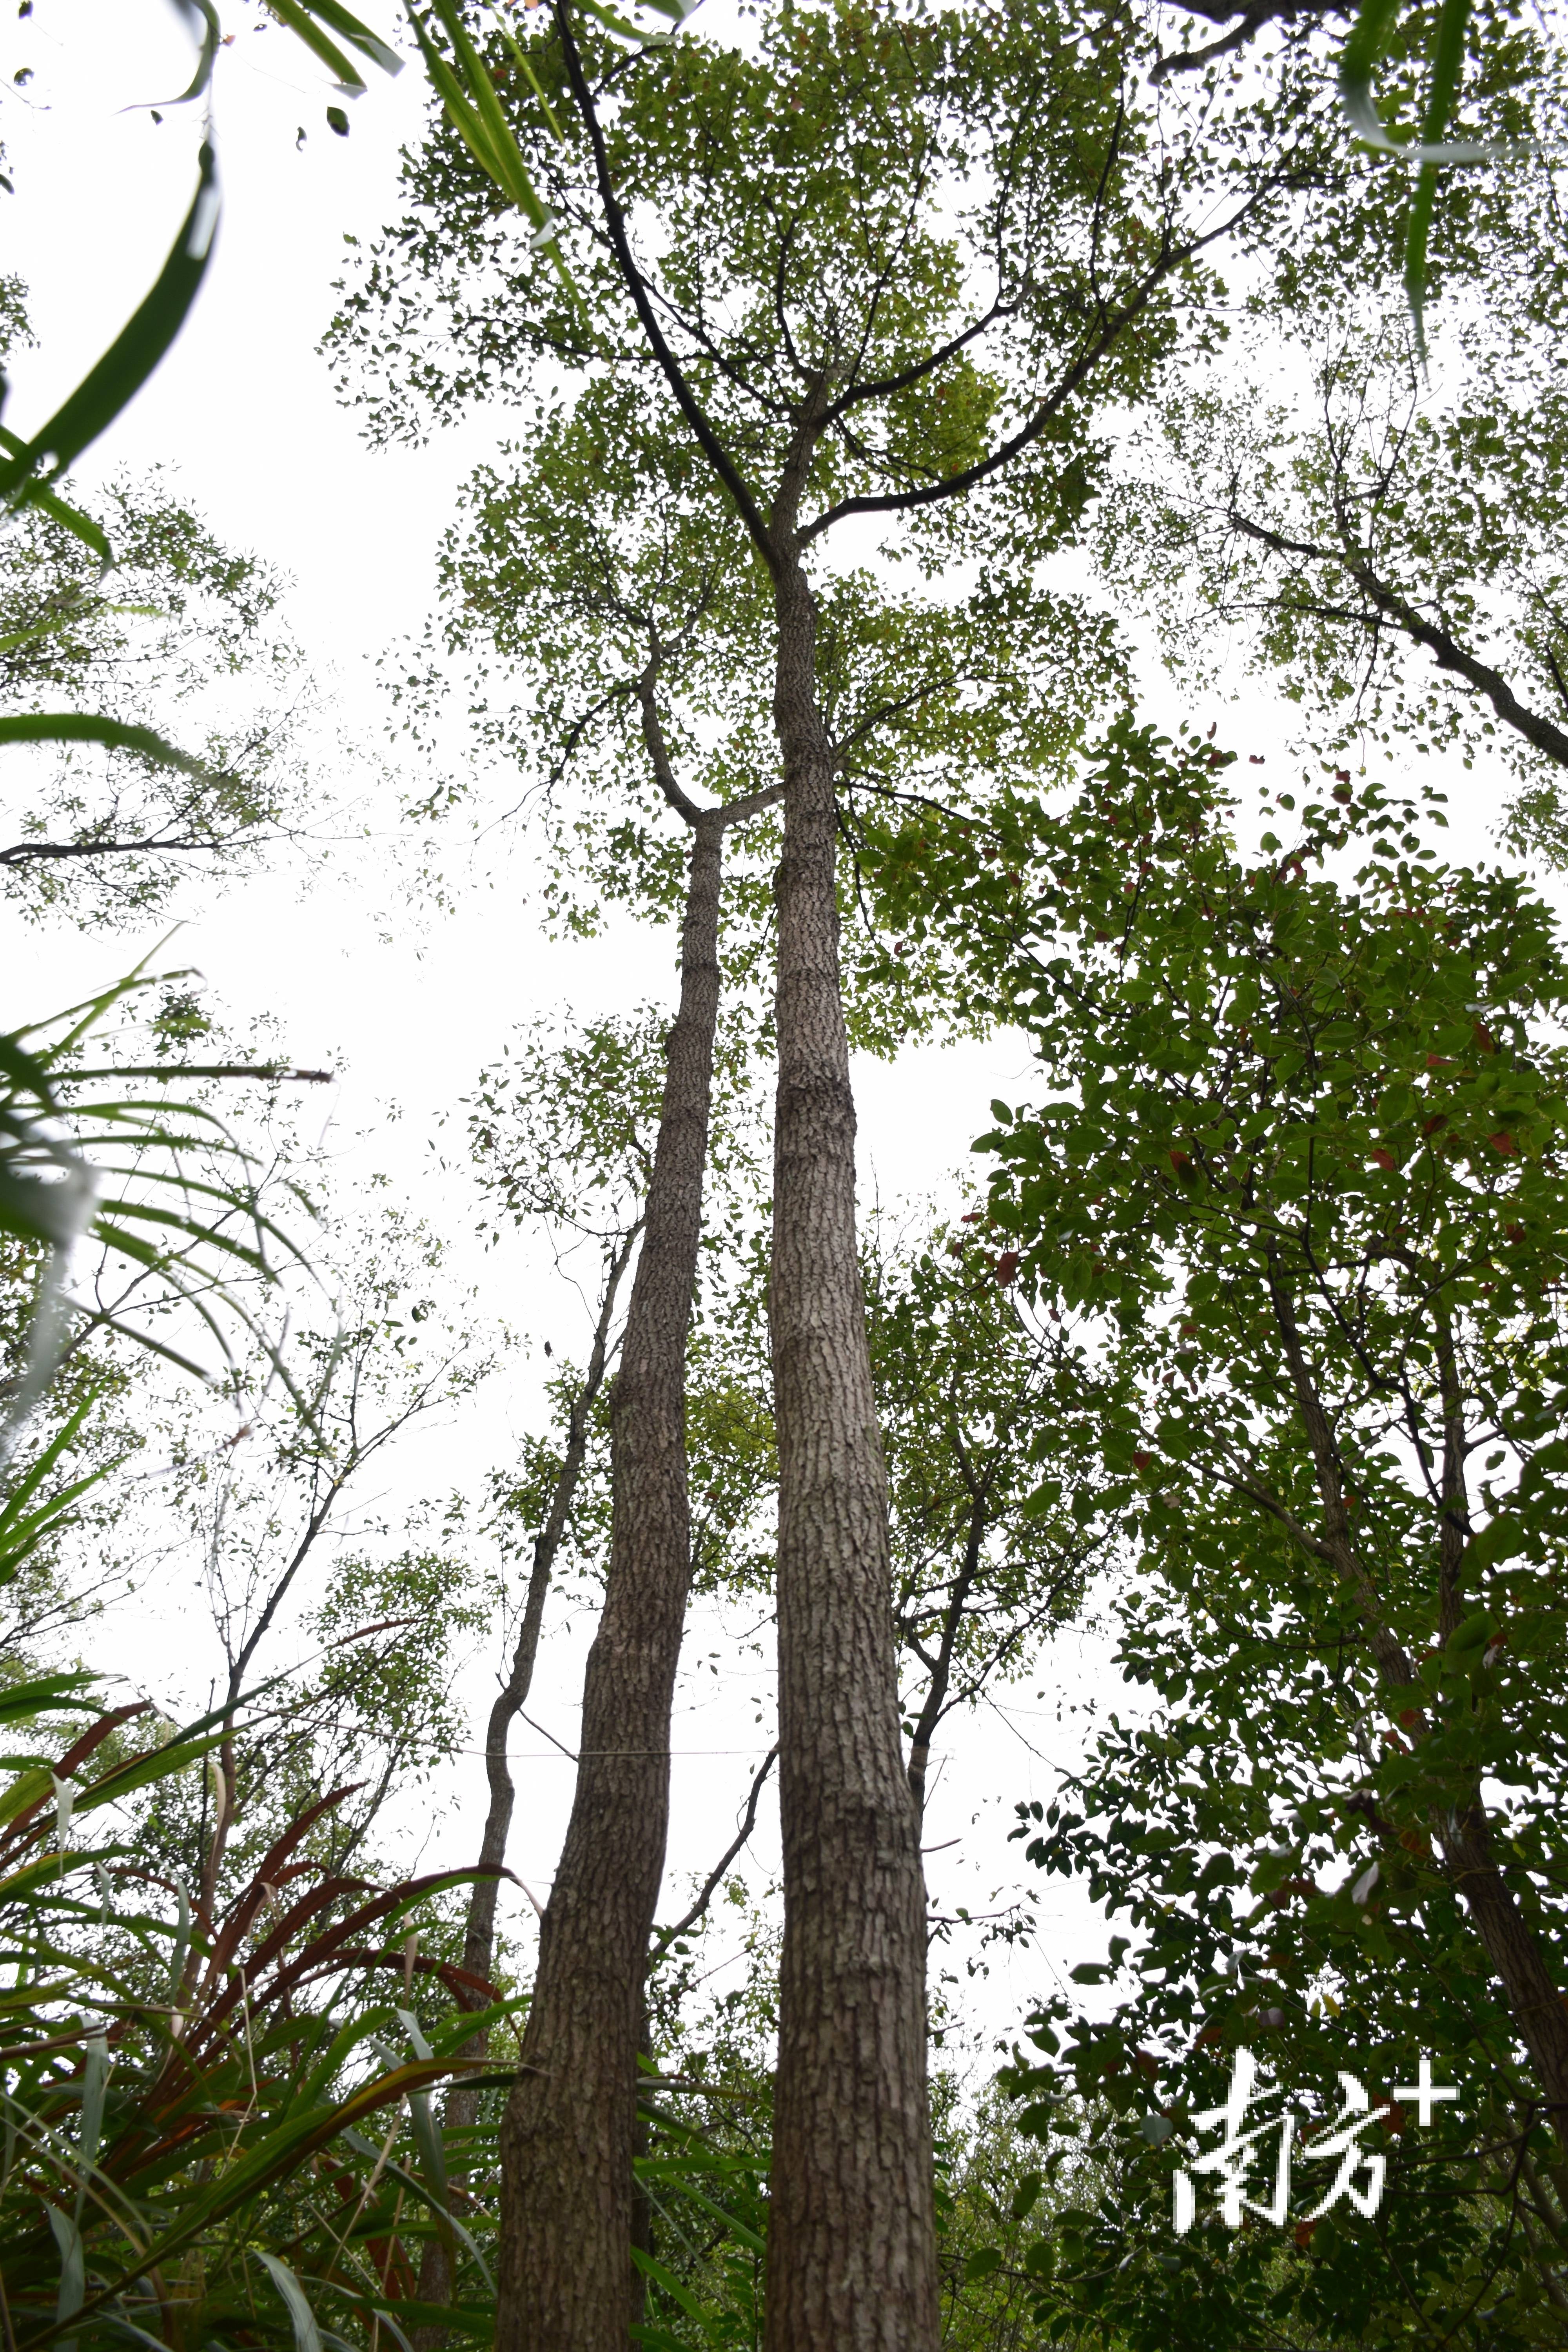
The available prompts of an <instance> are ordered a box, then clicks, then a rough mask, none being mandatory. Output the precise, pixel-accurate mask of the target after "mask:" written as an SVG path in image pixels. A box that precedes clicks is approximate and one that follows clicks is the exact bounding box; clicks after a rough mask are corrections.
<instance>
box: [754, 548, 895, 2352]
mask: <svg viewBox="0 0 1568 2352" xmlns="http://www.w3.org/2000/svg"><path fill="white" fill-rule="evenodd" d="M776 579H777V614H778V632H779V636H778V678H777V689H776V697H775V703H774V712H775V718H776V721H777V726H778V732H779V739H780V742H781V745H782V748H783V752H784V858H783V862H782V864H781V866H780V868H779V875H778V985H777V998H776V1004H777V1023H778V1053H779V1076H778V1103H777V1114H776V1125H775V1129H774V1151H773V1277H772V1286H771V1291H770V1298H769V1311H770V1318H771V1326H772V1339H773V1389H774V1408H775V1412H776V1416H777V1424H778V1447H779V1547H778V1621H779V1740H780V1784H779V1793H780V1808H781V1815H782V1822H783V1831H784V1954H783V1960H782V1964H781V1970H780V1988H779V2064H778V2085H777V2093H776V2099H775V2108H774V2129H773V2179H772V2189H771V2196H770V2204H769V2224H768V2232H769V2234H768V2308H767V2332H766V2338H765V2341H766V2344H767V2347H768V2352H861V2348H862V2347H864V2352H871V2347H877V2352H931V2347H934V2346H935V2345H936V2342H937V2337H938V2309H937V2289H936V2251H935V2250H936V2238H935V2221H934V2212H933V2205H932V2194H931V2126H930V2115H929V2108H928V2101H927V2090H926V2016H925V1898H924V1889H923V1885H922V1883H921V1864H920V1853H919V1830H918V1826H917V1814H916V1809H915V1805H914V1801H913V1799H912V1797H911V1794H910V1785H909V1781H908V1780H907V1778H906V1776H905V1772H904V1767H903V1759H902V1755H901V1752H900V1727H899V1710H898V1670H897V1659H896V1652H895V1642H894V1632H893V1620H892V1600H891V1570H890V1563H889V1548H888V1501H887V1483H886V1474H885V1471H884V1467H883V1462H882V1448H881V1440H880V1436H879V1431H878V1427H877V1415H876V1407H875V1403H874V1402H873V1397H872V1390H871V1366H870V1358H869V1354H868V1349H867V1344H866V1323H865V1311H864V1305H863V1301H862V1297H861V1287H860V1270H859V1263H858V1255H857V1251H856V1237H855V1107H854V1101H853V1097H852V1095H851V1092H850V1086H849V1057H848V1046H847V1038H846V1034H845V1027H844V1014H843V1006H842V1002H841V997H840V992H839V976H838V914H837V856H836V841H835V824H836V815H835V795H834V784H833V766H832V759H831V754H830V750H829V746H828V743H827V740H826V733H825V730H824V728H823V724H822V719H821V717H820V714H819V712H818V710H817V707H816V693H815V677H814V671H815V643H814V639H815V625H816V614H815V610H814V607H813V603H812V598H811V593H810V590H809V588H808V586H807V583H806V581H805V576H804V573H803V572H802V571H801V569H800V566H799V564H798V562H795V560H794V559H793V557H792V558H791V560H790V561H789V562H786V563H784V564H781V567H780V569H779V572H778V573H777V575H776Z"/></svg>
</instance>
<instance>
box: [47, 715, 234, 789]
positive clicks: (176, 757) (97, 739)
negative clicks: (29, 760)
mask: <svg viewBox="0 0 1568 2352" xmlns="http://www.w3.org/2000/svg"><path fill="white" fill-rule="evenodd" d="M0 743H101V744H103V746H104V747H105V749H106V750H108V751H139V752H140V753H141V755H142V758H143V759H144V760H154V761H156V762H157V763H158V765H159V766H160V767H161V768H177V769H178V770H179V771H180V772H181V774H182V775H186V776H205V775H207V774H209V773H210V771H209V770H208V768H207V767H206V765H205V762H204V761H201V760H194V759H193V758H192V757H191V755H190V753H189V752H188V751H181V750H180V749H179V748H178V746H177V745H176V744H174V743H171V742H169V741H168V740H167V739H166V738H165V737H164V736H162V735H160V734H158V733H157V732H156V731H155V730H153V728H151V727H136V726H132V725H131V724H129V723H128V722H127V721H126V720H125V719H106V718H104V717H103V716H101V714H100V713H99V712H96V711H90V710H22V711H9V712H7V713H6V714H5V717H4V718H0Z"/></svg>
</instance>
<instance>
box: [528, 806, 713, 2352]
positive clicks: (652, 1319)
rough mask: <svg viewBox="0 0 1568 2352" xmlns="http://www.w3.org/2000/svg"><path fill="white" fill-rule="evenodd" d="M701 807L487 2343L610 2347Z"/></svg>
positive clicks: (674, 1576) (626, 2314) (673, 1386)
mask: <svg viewBox="0 0 1568 2352" xmlns="http://www.w3.org/2000/svg"><path fill="white" fill-rule="evenodd" d="M721 837H722V826H721V821H720V820H719V819H717V818H716V817H715V818H714V819H712V820H709V819H707V818H702V819H700V820H699V822H698V824H697V825H696V826H695V828H694V830H693V835H692V842H691V862H690V877H689V888H688V894H687V905H686V923H685V931H684V936H683V940H682V953H681V984H680V1006H679V1013H678V1015H677V1018H676V1021H675V1024H674V1027H673V1028H672V1029H671V1031H670V1035H669V1042H668V1070H667V1074H666V1078H665V1091H664V1105H663V1112H662V1116H661V1118H660V1123H659V1132H658V1145H657V1148H656V1151H655V1155H654V1168H653V1177H652V1181H651V1183H650V1185H649V1189H648V1198H647V1214H646V1217H645V1220H644V1231H643V1245H642V1255H641V1257H640V1259H639V1261H638V1265H637V1276H636V1279H635V1281H634V1283H633V1286H632V1297H631V1305H630V1307H629V1309H628V1312H627V1317H626V1332H625V1336H624V1338H623V1339H622V1342H621V1364H620V1370H619V1372H618V1374H617V1376H616V1382H615V1386H614V1389H613V1391H612V1392H611V1393H612V1406H611V1445H612V1482H613V1502H612V1518H611V1538H610V1565H609V1574H608V1577H607V1579H606V1583H605V1607H604V1613H603V1616H602V1618H601V1620H600V1624H599V1632H598V1635H597V1638H596V1639H595V1643H594V1647H593V1650H592V1652H591V1654H590V1655H589V1659H588V1668H587V1675H586V1679H585V1683H584V1699H583V1734H582V1750H581V1755H580V1757H579V1760H578V1767H577V1786H576V1792H575V1797H574V1803H573V1809H572V1819H571V1823H570V1826H569V1827H568V1829H567V1832H566V1842H565V1845H564V1847H563V1851H562V1855H561V1864H560V1868H559V1870H558V1872H557V1874H556V1878H555V1884H554V1887H553V1890H552V1894H551V1897H550V1904H549V1908H548V1910H547V1911H546V1913H545V1917H544V1924H543V1928H542V1933H541V1938H540V1953H539V1971H538V1975H537V1977H536V1978H535V1980H534V1989H533V1999H532V2001H531V2006H530V2010H529V2017H528V2026H527V2031H526V2033H525V2036H524V2044H523V2062H524V2064H525V2066H526V2067H527V2068H528V2069H530V2070H531V2071H529V2072H526V2073H524V2074H520V2075H519V2077H518V2081H517V2084H516V2087H515V2088H514V2090H513V2091H512V2093H511V2095H510V2100H509V2102H508V2105H507V2111H506V2118H505V2122H504V2124H503V2126H502V2134H501V2162H502V2190H501V2247H500V2282H499V2284H500V2316H499V2322H498V2326H497V2333H496V2344H497V2352H625V2347H626V2335H627V2329H628V2326H629V2325H630V2324H631V2318H632V2315H633V2312H634V2309H635V2307H636V2306H635V2297H634V2289H633V2264H632V2261H631V2231H632V2150H633V2129H634V2122H635V2116H636V2104H637V2041H638V2033H639V2029H640V2026H641V2022H642V2003H643V1976H644V1969H645V1967H646V1964H647V1941H648V1935H649V1931H650V1929H651V1927H652V1925H653V1914H654V1905H655V1903H656V1901H657V1899H658V1887H659V1881H660V1878H661V1877H662V1874H663V1870H664V1851H665V1832H666V1825H667V1820H668V1802H669V1713H670V1704H671V1699H672V1696H673V1691H674V1685H675V1673H676V1665H677V1663H678V1660H679V1652H680V1637H681V1633H682V1629H683V1624H684V1620H685V1612H686V1596H687V1588H688V1584H689V1577H690V1528H689V1509H688V1498H687V1487H686V1419H685V1402H686V1400H685V1386H686V1343H687V1335H688V1332H689V1326H690V1318H691V1299H692V1293H693V1289H694V1287H695V1284H696V1278H697V1263H698V1247H699V1242H700V1227H701V1210H702V1181H703V1172H704V1166H705V1162H706V1158H707V1149H708V1124H709V1110H710V1097H711V1092H712V1069H713V1040H714V1030H715V1024H716V1022H717V1017H718V1005H719V956H718V923H719V883H720V867H721Z"/></svg>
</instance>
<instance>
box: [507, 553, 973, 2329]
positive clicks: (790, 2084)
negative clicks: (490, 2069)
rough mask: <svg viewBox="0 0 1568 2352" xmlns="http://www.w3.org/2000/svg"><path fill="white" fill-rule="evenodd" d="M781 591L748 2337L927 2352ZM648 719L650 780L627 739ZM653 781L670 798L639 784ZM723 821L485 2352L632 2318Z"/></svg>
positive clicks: (647, 1241)
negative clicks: (759, 2224) (765, 2029)
mask: <svg viewBox="0 0 1568 2352" xmlns="http://www.w3.org/2000/svg"><path fill="white" fill-rule="evenodd" d="M775 576H776V583H777V627H778V664H777V686H776V695H775V719H776V723H777V729H778V735H779V741H780V747H781V751H782V754H783V764H784V856H783V859H782V862H781V865H780V867H779V874H778V886H777V896H778V968H777V992H776V1019H777V1034H778V1055H779V1071H778V1094H777V1105H776V1116H775V1131H774V1192H773V1271H772V1282H771V1286H770V1296H769V1308H770V1319H771V1326H772V1336H773V1381H774V1401H775V1412H776V1417H777V1428H778V1444H779V1548H778V1613H779V1685H780V1687H779V1733H780V1754H781V1774H780V1803H781V1812H782V1819H783V1829H784V1909H785V1927H784V1955H783V1961H782V1974H781V1988H780V2032H779V2071H778V2086H777V2097H776V2105H775V2125H774V2147H773V2173H772V2182H771V2197H770V2220H769V2250H768V2303H767V2337H766V2341H767V2345H768V2347H769V2352H894V2347H897V2352H933V2347H935V2345H936V2342H937V2337H938V2333H939V2321H938V2305H937V2289H936V2271H935V2231H934V2220H933V2212H932V2192H931V2145H930V2118H929V2111H928V2105H927V2088H926V2018H925V1905H924V1889H923V1883H922V1878H921V1863H920V1852H919V1826H918V1810H917V1807H916V1805H915V1802H914V1800H913V1797H912V1795H911V1791H910V1784H909V1780H908V1778H907V1776H906V1773H905V1770H904V1765H903V1759H902V1754H901V1749H900V1724H899V1713H898V1683H897V1663H896V1649H895V1641H894V1632H893V1624H892V1609H891V1591H890V1568H889V1549H888V1515H887V1492H886V1477H885V1472H884V1468H883V1463H882V1451H881V1441H880V1437H879V1431H878V1426H877V1415H876V1406H875V1401H874V1397H873V1393H872V1386H871V1370H870V1358H869V1353H868V1348H867V1341H866V1329H865V1317H864V1308H863V1303H862V1297H861V1286H860V1274H859V1263H858V1251H857V1244H856V1225H855V1109H854V1100H853V1096H852V1093H851V1088H850V1080H849V1059H848V1043H847V1034H846V1029H845V1023H844V1013H843V1005H842V999H841V991H840V980H839V965H838V909H837V854H836V835H837V813H836V798H835V791H834V770H833V759H832V752H831V747H830V745H829V743H828V740H827V737H826V730H825V729H824V726H823V723H822V719H821V714H820V712H819V710H818V708H817V702H816V646H815V633H816V610H815V605H814V602H813V599H812V595H811V592H810V588H809V584H808V583H807V582H806V579H805V574H804V572H803V571H802V569H801V566H800V564H799V562H798V559H797V557H796V556H795V551H794V549H793V545H792V546H790V547H789V549H788V550H787V552H786V555H785V558H784V561H783V562H780V564H779V566H778V570H777V572H776V575H775ZM648 724H649V728H650V730H651V731H650V736H649V743H650V750H651V751H653V752H654V756H655V761H656V766H659V765H660V764H661V753H662V746H661V745H659V744H658V741H657V740H656V737H657V722H656V721H654V720H653V719H652V718H651V715H649V717H648ZM661 781H664V782H665V784H666V790H667V792H668V793H669V796H670V797H671V798H672V800H673V799H676V794H675V793H674V790H673V788H672V786H671V784H670V782H668V779H667V778H665V777H664V776H663V774H662V771H661ZM679 804H680V803H679V801H677V805H679ZM735 814H739V812H738V811H727V812H724V813H722V815H723V816H728V817H731V818H732V817H733V816H734V815H735ZM688 821H689V822H690V821H691V818H690V815H689V816H688ZM721 822H722V819H721V814H720V813H717V812H715V813H712V814H710V815H708V816H705V817H703V818H702V819H700V820H699V822H698V824H697V825H696V827H695V829H694V833H693V842H692V866H691V880H690V887H689V897H688V903H687V917H686V929H685V936H684V940H683V951H682V965H681V994H680V1011H679V1016H678V1019H677V1021H676V1024H675V1027H674V1029H673V1030H672V1032H671V1035H670V1041H669V1067H668V1079H667V1085H666V1093H665V1110H664V1118H663V1120H662V1122H661V1126H660V1132H659V1140H658V1151H657V1154H656V1159H655V1166H654V1174H653V1181H652V1185H651V1187H650V1191H649V1195H648V1205H647V1221H646V1227H645V1236H644V1242H643V1254H642V1258H641V1261H640V1263H639V1265H638V1268H637V1277H636V1280H635V1282H634V1285H633V1289H632V1300H631V1306H630V1309H629V1312H628V1316H627V1324H626V1337H625V1339H624V1341H623V1348H622V1361H621V1370H620V1372H619V1375H618V1377H617V1380H616V1386H615V1391H614V1405H613V1423H612V1425H613V1445H614V1465H613V1481H614V1506H613V1528H612V1537H611V1559H610V1569H609V1576H608V1580H607V1584H606V1591H605V1613H604V1618H603V1620H602V1622H601V1626H600V1631H599V1633H598V1637H597V1639H596V1641H595V1644H594V1649H593V1653H592V1654H591V1656H590V1660H589V1665H588V1673H587V1678H586V1684H585V1689H584V1716H583V1748H582V1756H581V1759H580V1762H579V1768H578V1780H577V1790H576V1799H575V1802H574V1809H573V1814H572V1821H571V1825H570V1827H569V1829H568V1832H567V1836H566V1843H565V1846H564V1849H563V1853H562V1857H561V1865H560V1870H559V1872H558V1874H557V1877H556V1881H555V1885H554V1889H553V1892H552V1896H551V1901H550V1906H549V1909H548V1911H547V1913H546V1916H545V1921H544V1926H543V1930H542V1938H541V1948H540V1963H539V1972H538V1976H537V1978H536V1980H535V1986H534V1992H533V1999H532V2002H531V2009H530V2015H529V2024H528V2030H527V2032H526V2034H525V2037H524V2044H523V2062H524V2068H525V2071H524V2072H523V2073H522V2074H520V2076H519V2078H518V2083H517V2085H516V2088H515V2089H514V2091H513V2093H512V2095H511V2097H510V2102H509V2105H508V2109H507V2116H506V2121H505V2125H504V2128H503V2138H502V2177H503V2191H502V2200H503V2201H502V2245H501V2259H500V2327H499V2330H498V2352H624V2347H626V2341H627V2330H628V2326H629V2325H630V2323H631V2321H632V2319H633V2317H634V2316H635V2315H636V2313H637V2308H638V2304H639V2300H640V2298H639V2296H638V2294H637V2289H636V2287H635V2286H634V2284H633V2266H632V2263H631V2261H630V2251H631V2242H632V2214H633V2200H632V2170H631V2167H632V2156H633V2147H634V2126H635V2114H636V2076H637V2063H636V2062H637V2046H638V2038H639V2028H640V2025H641V2018H642V1988H643V1971H644V1964H645V1959H646V1954H647V1939H648V1935H649V1931H650V1929H651V1926H652V1920H653V1908H654V1905H655V1902H656V1900H657V1897H658V1885H659V1880H660V1877H661V1875H662V1871H663V1864H664V1850H665V1834H666V1824H667V1820H668V1784H669V1767H668V1744H669V1711H670V1704H671V1697H672V1694H673V1687H674V1679H675V1671H676V1665H677V1661H678V1658H679V1645H680V1637H681V1631H682V1622H683V1618H684V1613H685V1606H686V1597H687V1590H688V1584H689V1521H688V1508H687V1493H686V1464H685V1419H684V1382H685V1351H686V1339H687V1332H688V1329H689V1315H690V1306H691V1297H692V1292H693V1289H694V1286H695V1282H696V1275H697V1261H698V1247H699V1241H700V1216H701V1195H702V1180H703V1168H704V1160H705V1155H706V1145H707V1133H708V1119H709V1104H710V1090H711V1070H712V1051H713V1037H714V1028H715V1023H716V1017H717V1010H718V988H719V974H718V955H717V932H718V899H719V883H720V849H721Z"/></svg>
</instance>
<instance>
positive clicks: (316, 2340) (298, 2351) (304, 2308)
mask: <svg viewBox="0 0 1568 2352" xmlns="http://www.w3.org/2000/svg"><path fill="white" fill-rule="evenodd" d="M251 2252H253V2253H254V2254H255V2256H256V2259H257V2261H258V2263H261V2264H262V2265H263V2267H264V2268H265V2269H266V2271H267V2272H268V2275H269V2276H270V2278H271V2280H272V2284H273V2285H274V2286H275V2287H276V2288H277V2289H278V2292H279V2294H280V2295H281V2296H282V2298H283V2300H284V2302H285V2304H286V2305H288V2308H289V2320H290V2322H291V2323H292V2326H293V2329H294V2345H295V2352H321V2331H320V2330H319V2328H318V2327H317V2326H316V2315H315V2313H314V2312H313V2311H312V2310H311V2308H310V2304H309V2302H308V2301H307V2300H306V2295H305V2290H304V2288H303V2287H302V2286H301V2285H300V2282H299V2280H298V2279H297V2278H296V2277H295V2275H294V2273H293V2272H292V2271H291V2270H290V2269H289V2265H288V2263H286V2262H283V2261H281V2260H280V2259H279V2256H278V2255H277V2254H269V2253H268V2252H267V2250H266V2248H265V2247H264V2246H255V2247H252V2249H251Z"/></svg>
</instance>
